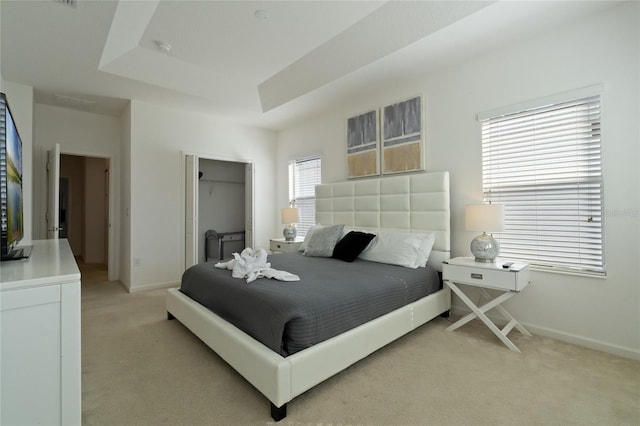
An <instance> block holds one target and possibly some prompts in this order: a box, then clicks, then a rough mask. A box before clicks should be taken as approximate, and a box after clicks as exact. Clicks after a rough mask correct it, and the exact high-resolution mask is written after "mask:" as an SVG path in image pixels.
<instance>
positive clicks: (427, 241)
mask: <svg viewBox="0 0 640 426" xmlns="http://www.w3.org/2000/svg"><path fill="white" fill-rule="evenodd" d="M416 235H418V236H419V237H420V238H422V245H421V246H420V251H419V252H418V263H419V265H418V266H421V267H423V268H424V267H425V266H427V261H428V260H429V256H430V255H431V250H432V249H433V244H434V243H435V241H436V235H435V234H434V233H433V232H428V233H426V234H416Z"/></svg>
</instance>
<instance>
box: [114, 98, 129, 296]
mask: <svg viewBox="0 0 640 426" xmlns="http://www.w3.org/2000/svg"><path fill="white" fill-rule="evenodd" d="M120 122H121V124H122V129H121V139H120V154H121V157H120V158H121V166H120V182H122V191H121V195H120V209H119V215H118V217H119V218H120V223H121V226H120V246H119V251H118V254H119V257H118V260H119V264H120V282H121V283H122V284H124V286H125V287H126V288H131V213H130V212H131V104H130V103H129V104H128V105H127V106H126V108H125V109H124V111H123V112H122V115H121V116H120ZM112 170H113V169H112Z"/></svg>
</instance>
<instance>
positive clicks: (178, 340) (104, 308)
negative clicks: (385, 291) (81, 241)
mask: <svg viewBox="0 0 640 426" xmlns="http://www.w3.org/2000/svg"><path fill="white" fill-rule="evenodd" d="M84 272H85V271H83V274H84ZM83 276H86V278H85V279H84V280H83V284H82V421H83V424H84V425H217V424H220V425H249V424H271V423H273V421H272V420H271V417H270V415H269V402H268V401H267V400H266V398H264V397H263V396H262V395H261V394H260V393H259V392H258V391H256V390H255V389H254V388H253V387H252V386H251V385H250V384H249V383H248V382H246V381H245V380H244V379H243V378H242V377H241V376H239V375H238V374H237V373H236V372H235V371H234V370H233V369H231V368H230V367H229V366H228V365H227V364H226V363H225V362H224V361H222V360H221V359H220V358H219V357H218V356H217V355H216V354H215V353H214V352H212V351H211V350H210V349H209V348H207V347H206V346H205V345H204V344H203V343H202V342H200V341H199V340H198V339H197V338H196V337H195V336H193V335H192V334H191V333H190V332H189V331H188V330H187V329H186V328H184V327H183V326H182V325H181V324H180V323H179V322H178V321H175V320H173V321H168V320H167V319H166V311H165V305H164V293H165V290H153V291H147V292H140V293H133V294H128V293H127V292H126V291H125V290H124V289H123V288H122V286H121V285H120V284H118V283H109V282H106V281H103V280H104V277H103V276H101V275H100V274H99V273H98V274H96V273H89V274H85V275H83ZM450 321H453V319H449V320H447V319H444V318H438V319H436V320H434V321H432V322H431V323H429V324H426V325H425V326H423V327H421V328H419V329H418V330H416V331H414V332H412V333H410V334H409V335H407V336H405V337H403V338H401V339H400V340H398V341H396V342H394V343H393V344H391V345H389V346H387V347H385V348H383V349H381V350H380V351H378V352H377V353H375V354H373V355H371V356H369V357H368V358H367V359H365V360H363V361H361V362H359V363H357V364H356V365H354V366H352V367H350V368H349V369H347V370H345V371H343V372H342V373H340V374H338V375H336V376H334V377H333V378H331V379H329V380H327V381H325V382H324V383H322V384H320V385H318V386H317V387H315V388H313V389H311V390H310V391H308V392H306V393H305V394H303V395H301V396H299V397H298V398H296V399H294V400H293V401H292V402H290V403H289V405H288V416H287V417H286V418H285V419H284V420H282V421H281V422H279V424H282V425H286V426H288V425H640V363H638V362H635V361H632V360H628V359H625V358H620V357H616V356H613V355H609V354H606V353H602V352H597V351H593V350H589V349H585V348H581V347H578V346H573V345H570V344H565V343H562V342H558V341H554V340H551V339H547V338H542V337H538V336H533V337H526V336H522V335H520V334H519V333H518V332H517V331H513V332H512V334H510V336H513V340H514V342H515V343H516V345H518V347H519V348H520V349H521V350H522V353H521V354H517V353H514V352H511V351H510V350H508V349H507V348H506V347H504V346H503V345H502V343H500V341H499V340H498V339H497V338H495V336H494V335H493V334H491V332H490V331H489V330H488V329H486V327H485V326H484V325H482V324H481V323H479V322H478V321H473V322H472V323H470V324H468V325H466V326H464V327H462V328H461V329H459V330H457V331H455V332H453V333H448V332H446V331H445V328H446V327H447V325H448V324H449V322H450Z"/></svg>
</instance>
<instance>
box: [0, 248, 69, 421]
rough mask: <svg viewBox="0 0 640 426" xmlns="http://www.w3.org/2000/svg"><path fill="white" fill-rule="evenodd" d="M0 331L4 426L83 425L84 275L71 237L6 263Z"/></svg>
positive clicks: (0, 284)
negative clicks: (81, 339) (82, 337)
mask: <svg viewBox="0 0 640 426" xmlns="http://www.w3.org/2000/svg"><path fill="white" fill-rule="evenodd" d="M0 328H1V332H2V334H1V335H0V351H1V352H0V388H1V392H0V424H3V425H5V424H6V425H36V424H44V425H59V424H64V425H79V424H81V422H82V418H81V370H80V271H79V270H78V266H77V264H76V262H75V259H74V257H73V253H72V252H71V248H70V247H69V243H68V242H67V240H42V241H34V242H33V251H32V253H31V256H30V257H29V259H27V260H14V261H7V262H2V263H1V264H0Z"/></svg>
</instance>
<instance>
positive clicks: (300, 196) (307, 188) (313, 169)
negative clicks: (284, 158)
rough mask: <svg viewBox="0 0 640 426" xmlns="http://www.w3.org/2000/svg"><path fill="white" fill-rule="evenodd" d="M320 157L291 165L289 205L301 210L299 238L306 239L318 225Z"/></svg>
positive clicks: (298, 225)
mask: <svg viewBox="0 0 640 426" xmlns="http://www.w3.org/2000/svg"><path fill="white" fill-rule="evenodd" d="M321 165H322V162H321V160H320V157H309V158H304V159H299V160H295V161H291V162H290V163H289V203H291V204H295V206H296V207H298V208H299V209H300V218H301V222H300V223H299V224H297V225H296V228H297V230H298V236H299V237H304V236H305V235H306V234H307V231H308V230H309V228H310V227H312V226H313V225H315V223H316V192H315V191H316V185H318V184H320V183H321V179H322V174H321Z"/></svg>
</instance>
